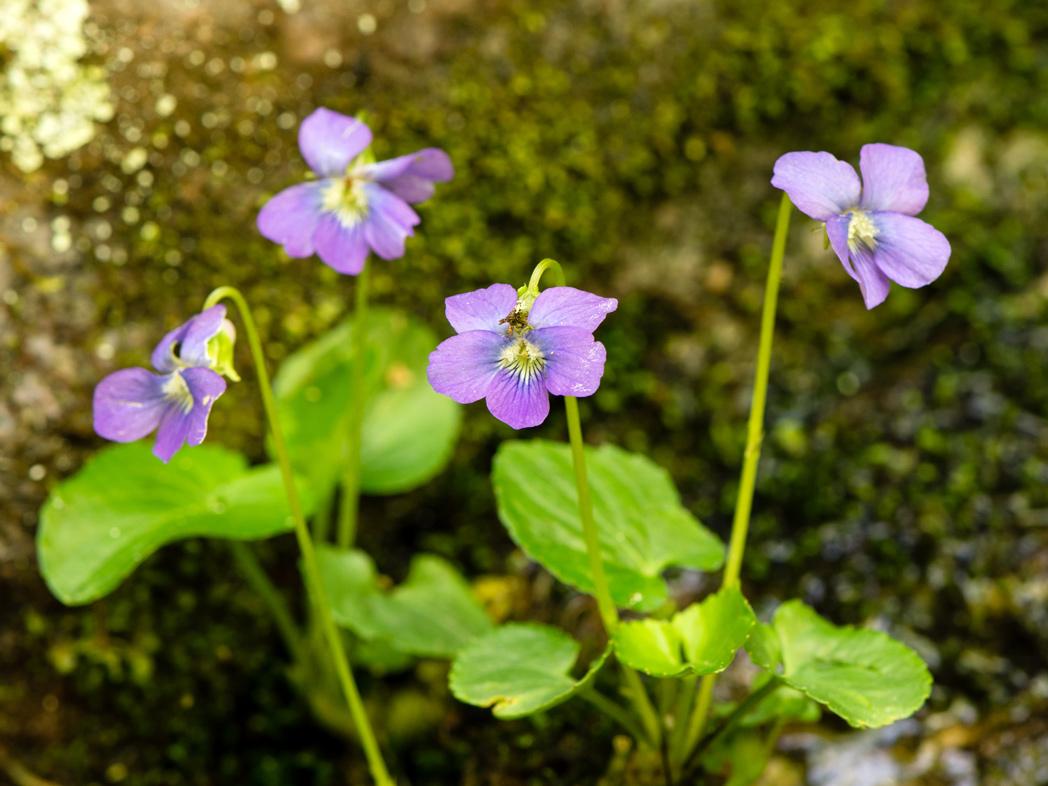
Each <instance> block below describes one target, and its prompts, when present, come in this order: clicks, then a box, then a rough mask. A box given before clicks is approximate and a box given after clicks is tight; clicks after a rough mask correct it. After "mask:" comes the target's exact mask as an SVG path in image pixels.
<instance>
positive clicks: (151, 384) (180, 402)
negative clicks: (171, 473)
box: [94, 305, 240, 463]
mask: <svg viewBox="0 0 1048 786" xmlns="http://www.w3.org/2000/svg"><path fill="white" fill-rule="evenodd" d="M235 340H236V332H235V329H234V328H233V323H232V322H230V321H229V320H228V319H226V307H225V306H222V305H218V306H212V307H211V308H209V309H207V310H206V311H204V312H202V313H200V314H197V315H196V316H195V317H193V318H192V319H190V320H189V321H188V322H186V323H185V324H183V325H181V326H179V327H177V328H175V329H174V330H172V331H171V332H170V333H168V334H167V335H166V336H164V338H163V339H162V340H161V341H160V343H159V344H157V345H156V349H154V350H153V354H152V357H151V360H152V363H153V366H154V368H156V370H157V371H158V372H160V373H154V372H152V371H147V370H146V369H144V368H125V369H121V370H120V371H114V372H113V373H112V374H110V375H109V376H107V377H106V378H105V379H103V380H102V381H101V382H99V383H98V386H97V387H96V388H95V397H94V421H95V431H96V432H97V433H98V435H99V436H101V437H105V438H106V439H111V440H113V441H114V442H134V441H135V440H137V439H141V438H142V437H144V436H146V435H147V434H150V433H152V432H153V431H156V432H157V435H156V444H155V445H154V446H153V453H154V454H155V455H156V456H157V458H159V459H160V460H161V461H163V462H165V463H166V462H168V461H169V460H170V459H171V457H172V456H174V455H175V454H176V453H177V452H178V451H179V450H180V449H181V448H182V446H183V445H185V444H186V443H188V444H190V445H199V444H200V443H201V442H203V441H204V437H205V436H206V435H207V418H208V415H210V414H211V407H212V405H213V404H214V403H215V401H216V400H217V399H218V397H219V396H221V395H222V394H223V393H224V392H225V390H226V381H225V380H224V379H222V375H225V376H227V377H229V378H230V379H232V380H233V381H237V380H239V379H240V378H239V377H238V376H237V374H236V371H234V370H233V365H232V360H233V343H234V341H235Z"/></svg>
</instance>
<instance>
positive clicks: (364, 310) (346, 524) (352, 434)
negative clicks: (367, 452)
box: [338, 265, 371, 549]
mask: <svg viewBox="0 0 1048 786" xmlns="http://www.w3.org/2000/svg"><path fill="white" fill-rule="evenodd" d="M370 269H371V266H370V265H365V266H364V269H363V270H361V271H360V275H358V276H357V285H356V286H357V291H356V298H355V302H354V306H353V332H352V334H351V340H352V342H353V365H352V366H350V374H351V376H350V382H349V385H350V404H349V429H348V430H347V431H346V469H345V472H344V473H343V474H342V503H341V508H340V510H339V517H338V545H339V548H343V549H348V548H349V547H350V546H351V545H353V541H354V540H355V539H356V536H357V516H358V512H359V508H360V435H361V430H362V429H363V426H364V379H365V377H364V353H365V352H366V351H367V322H368V290H369V289H370V275H369V273H368V271H369V270H370Z"/></svg>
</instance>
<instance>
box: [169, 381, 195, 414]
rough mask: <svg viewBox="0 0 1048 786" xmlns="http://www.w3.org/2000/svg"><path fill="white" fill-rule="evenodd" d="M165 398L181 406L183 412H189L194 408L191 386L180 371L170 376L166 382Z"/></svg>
mask: <svg viewBox="0 0 1048 786" xmlns="http://www.w3.org/2000/svg"><path fill="white" fill-rule="evenodd" d="M163 389H164V397H165V398H166V399H167V400H168V401H171V402H173V403H175V404H177V405H178V406H179V408H180V409H181V410H182V411H183V412H189V410H191V409H192V408H193V394H192V393H191V392H190V391H189V385H187V384H186V381H185V380H184V379H183V378H182V374H181V373H180V372H178V371H176V372H174V373H173V374H170V375H168V378H167V381H166V382H164V388H163Z"/></svg>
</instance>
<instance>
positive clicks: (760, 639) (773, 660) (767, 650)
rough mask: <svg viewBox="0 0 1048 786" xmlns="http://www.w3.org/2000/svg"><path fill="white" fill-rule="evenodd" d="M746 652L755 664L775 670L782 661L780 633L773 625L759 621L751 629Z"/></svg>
mask: <svg viewBox="0 0 1048 786" xmlns="http://www.w3.org/2000/svg"><path fill="white" fill-rule="evenodd" d="M746 652H747V653H748V654H749V656H750V658H751V659H752V660H753V662H754V663H755V664H757V665H758V666H760V667H761V668H762V669H767V670H768V671H775V670H776V669H777V668H778V666H779V664H780V663H782V646H781V645H780V644H779V634H777V633H776V632H775V629H774V628H773V627H772V626H771V625H768V624H766V623H763V622H758V623H757V624H756V625H754V626H753V630H752V631H750V637H749V638H748V639H747V640H746Z"/></svg>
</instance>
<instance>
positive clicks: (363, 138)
mask: <svg viewBox="0 0 1048 786" xmlns="http://www.w3.org/2000/svg"><path fill="white" fill-rule="evenodd" d="M370 144H371V129H370V128H368V127H367V126H366V125H364V123H362V122H361V121H359V120H357V119H356V118H354V117H349V116H347V115H343V114H340V113H338V112H333V111H331V110H330V109H325V108H323V107H321V108H319V109H315V110H314V111H313V113H312V114H310V115H309V117H307V118H306V119H305V120H303V121H302V125H300V126H299V127H298V148H299V150H301V151H302V157H303V158H304V159H306V163H307V164H309V168H310V169H312V170H313V171H314V172H316V173H317V174H318V175H320V176H321V177H331V176H333V175H341V174H344V173H345V171H346V167H348V166H349V162H350V161H352V160H353V159H354V158H356V157H357V156H358V155H360V154H361V153H362V152H363V151H364V149H365V148H366V147H367V146H368V145H370Z"/></svg>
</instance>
